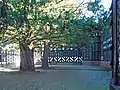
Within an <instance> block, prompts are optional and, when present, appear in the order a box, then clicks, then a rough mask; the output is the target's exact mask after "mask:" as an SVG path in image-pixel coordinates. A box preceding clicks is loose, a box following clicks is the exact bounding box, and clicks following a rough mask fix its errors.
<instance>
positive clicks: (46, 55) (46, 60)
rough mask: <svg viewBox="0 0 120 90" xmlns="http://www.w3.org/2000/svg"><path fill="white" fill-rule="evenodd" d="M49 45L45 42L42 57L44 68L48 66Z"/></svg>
mask: <svg viewBox="0 0 120 90" xmlns="http://www.w3.org/2000/svg"><path fill="white" fill-rule="evenodd" d="M49 49H50V48H49V45H48V44H44V52H43V59H42V68H48V67H49V65H48V55H49V51H50V50H49Z"/></svg>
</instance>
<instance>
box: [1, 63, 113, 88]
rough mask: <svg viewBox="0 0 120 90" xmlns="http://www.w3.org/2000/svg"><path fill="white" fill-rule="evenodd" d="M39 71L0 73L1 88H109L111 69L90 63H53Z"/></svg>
mask: <svg viewBox="0 0 120 90" xmlns="http://www.w3.org/2000/svg"><path fill="white" fill-rule="evenodd" d="M37 71H38V72H34V73H33V72H26V73H20V72H14V73H10V72H9V73H0V90H109V82H110V79H111V71H106V70H105V69H104V68H103V67H100V66H98V67H96V66H88V65H51V66H50V69H46V70H44V69H39V68H38V69H37Z"/></svg>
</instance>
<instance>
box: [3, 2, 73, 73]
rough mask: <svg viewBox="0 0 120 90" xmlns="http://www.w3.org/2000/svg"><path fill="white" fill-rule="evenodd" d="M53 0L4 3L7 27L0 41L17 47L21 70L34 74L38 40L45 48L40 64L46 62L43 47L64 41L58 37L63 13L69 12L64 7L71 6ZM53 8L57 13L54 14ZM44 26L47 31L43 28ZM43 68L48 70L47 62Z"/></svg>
mask: <svg viewBox="0 0 120 90" xmlns="http://www.w3.org/2000/svg"><path fill="white" fill-rule="evenodd" d="M53 1H54V0H53ZM53 1H49V0H48V1H47V0H45V1H43V0H42V1H39V2H38V1H36V0H10V1H9V2H7V6H8V9H7V16H8V17H7V21H8V22H7V24H8V26H7V28H6V29H5V34H4V35H3V36H4V42H5V41H10V42H14V43H17V44H18V45H19V48H20V58H21V63H20V70H21V71H35V67H34V59H33V53H34V49H35V48H36V47H37V46H38V45H37V43H38V42H39V41H40V42H44V45H45V49H44V50H45V52H44V55H43V57H44V58H43V59H44V62H47V58H46V57H47V55H45V54H46V51H47V50H46V48H48V47H47V46H48V45H50V44H51V43H52V44H53V43H54V44H58V42H61V41H63V42H64V41H65V40H64V37H63V34H61V30H62V29H63V28H62V27H63V22H62V23H61V21H62V20H63V15H64V13H65V11H66V10H68V9H71V8H69V7H68V6H71V5H72V3H71V4H70V5H68V3H67V4H66V3H65V4H64V3H62V2H63V1H64V2H65V0H63V1H60V2H55V3H53ZM59 6H60V7H59ZM73 6H75V5H72V6H71V7H73ZM58 7H59V8H58ZM61 8H62V10H63V11H62V10H61ZM64 8H65V9H64ZM56 9H57V10H58V11H57V12H56V13H55V11H56ZM59 10H61V12H59ZM48 26H49V30H48V29H46V27H48ZM45 64H46V65H45ZM43 65H44V66H45V67H48V63H43Z"/></svg>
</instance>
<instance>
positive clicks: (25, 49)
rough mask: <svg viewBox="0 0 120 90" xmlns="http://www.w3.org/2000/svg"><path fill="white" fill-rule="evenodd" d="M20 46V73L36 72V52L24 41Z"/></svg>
mask: <svg viewBox="0 0 120 90" xmlns="http://www.w3.org/2000/svg"><path fill="white" fill-rule="evenodd" d="M19 44H20V59H21V61H20V71H30V72H32V71H35V66H34V50H33V48H32V49H30V48H29V45H28V44H27V43H26V42H24V41H22V42H20V43H19Z"/></svg>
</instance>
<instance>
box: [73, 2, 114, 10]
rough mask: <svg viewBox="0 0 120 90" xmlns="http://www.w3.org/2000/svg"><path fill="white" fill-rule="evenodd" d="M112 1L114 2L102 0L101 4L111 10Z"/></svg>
mask: <svg viewBox="0 0 120 90" xmlns="http://www.w3.org/2000/svg"><path fill="white" fill-rule="evenodd" d="M75 1H77V2H78V3H79V2H82V1H84V2H89V1H95V0H75ZM111 2H112V0H101V3H100V4H102V5H103V6H104V7H105V8H106V9H107V10H109V8H110V6H111Z"/></svg>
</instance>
